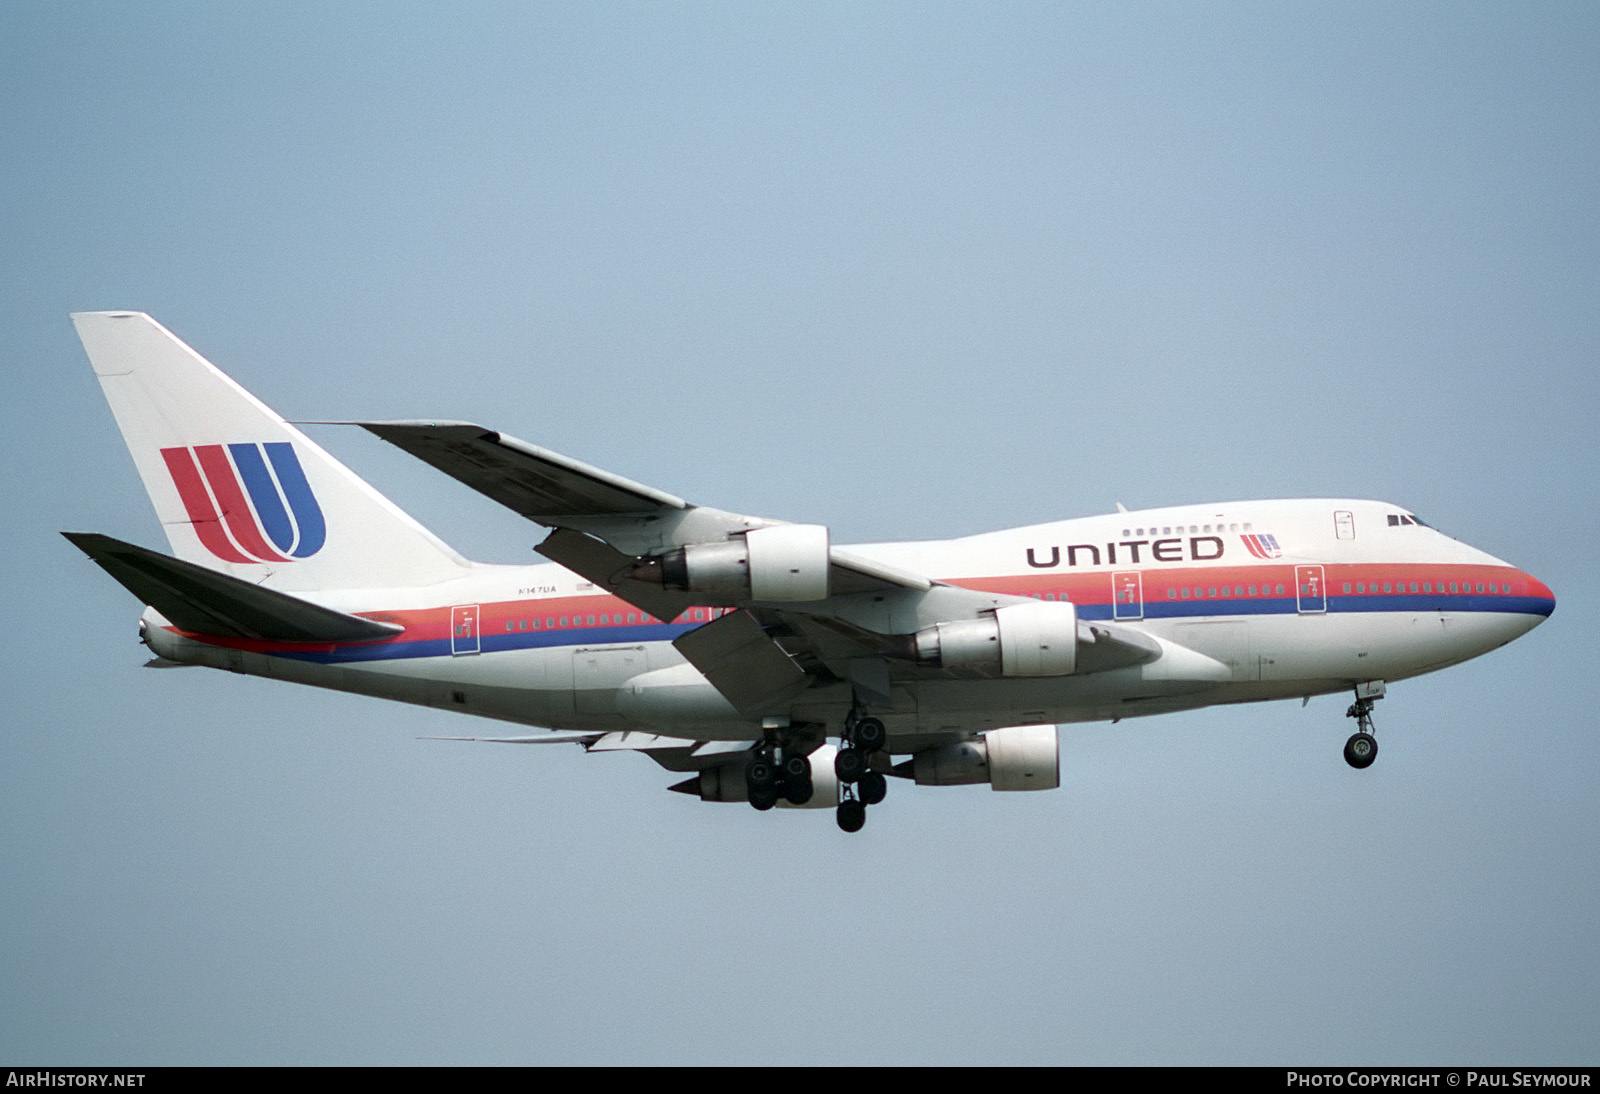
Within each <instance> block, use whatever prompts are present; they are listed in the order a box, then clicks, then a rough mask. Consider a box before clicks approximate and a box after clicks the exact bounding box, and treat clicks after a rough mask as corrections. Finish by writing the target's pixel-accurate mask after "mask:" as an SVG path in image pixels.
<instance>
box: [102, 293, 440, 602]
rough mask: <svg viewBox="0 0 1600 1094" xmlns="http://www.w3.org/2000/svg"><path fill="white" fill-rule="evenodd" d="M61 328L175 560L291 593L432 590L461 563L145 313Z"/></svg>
mask: <svg viewBox="0 0 1600 1094" xmlns="http://www.w3.org/2000/svg"><path fill="white" fill-rule="evenodd" d="M72 322H73V325H74V326H75V327H77V330H78V337H79V338H80V339H82V340H83V348H84V349H85V350H86V351H87V352H88V354H89V361H90V363H91V364H92V365H93V366H94V371H95V375H96V376H97V377H98V378H99V380H100V387H101V388H102V390H104V391H105V394H106V401H107V402H109V403H110V404H111V412H112V414H114V415H115V416H116V419H117V425H118V426H119V427H120V428H121V429H122V437H123V440H124V441H126V442H127V445H128V451H129V452H131V453H132V454H133V462H134V463H135V464H136V465H137V466H138V468H139V476H140V478H142V479H143V480H144V486H145V490H147V491H148V492H149V494H150V500H151V502H153V503H154V504H155V507H156V515H157V517H159V518H160V520H161V525H162V528H163V529H164V530H165V531H166V533H167V540H168V542H169V543H171V545H172V551H173V554H175V555H177V556H178V557H179V558H180V559H183V560H185V561H187V562H193V563H196V564H198V565H200V566H204V567H206V568H208V569H212V570H220V571H222V572H224V573H228V574H231V575H233V576H234V577H237V578H241V579H243V580H245V581H249V582H251V583H252V584H268V585H271V586H273V587H276V588H279V589H298V590H312V589H345V588H372V587H379V586H382V587H396V586H408V585H431V584H434V583H436V582H439V581H444V580H447V579H449V578H453V577H459V576H460V575H461V574H462V572H463V569H464V567H465V566H467V565H468V564H467V563H466V562H465V560H463V559H462V558H461V557H460V556H459V555H457V554H456V553H455V552H454V551H452V550H451V549H450V548H449V547H447V546H446V545H445V544H444V543H443V542H441V541H440V540H439V539H438V538H437V537H436V536H434V535H433V534H432V533H431V532H429V531H428V530H427V529H426V528H424V527H422V525H420V524H418V523H417V522H416V521H414V520H412V519H411V518H410V517H408V516H407V515H406V514H405V513H403V512H401V511H400V510H399V509H398V508H396V507H395V505H394V504H393V503H392V502H390V501H389V500H388V499H387V498H385V497H384V496H383V495H382V494H379V493H378V492H377V491H376V490H374V489H373V488H372V487H371V486H369V485H367V484H366V483H365V482H363V481H362V480H361V479H360V478H358V477H357V476H356V475H355V474H354V473H353V472H352V471H350V469H349V468H347V467H345V466H344V465H343V464H342V463H340V462H339V461H338V460H336V459H334V458H333V457H332V456H330V455H328V453H326V452H324V451H323V450H322V449H321V448H320V447H319V446H317V445H316V444H314V443H313V442H312V441H311V439H310V438H308V437H307V436H306V435H305V434H303V433H301V432H300V431H299V430H298V429H296V428H295V427H294V426H292V425H290V424H289V423H288V422H286V421H284V420H283V419H282V418H280V417H279V416H278V415H277V414H275V413H274V412H273V411H272V410H271V409H270V408H269V407H267V406H266V405H264V404H263V403H262V402H261V401H260V400H259V399H257V398H256V397H255V396H253V395H251V394H250V393H249V392H248V391H246V390H244V388H242V387H240V386H239V385H238V384H236V383H234V382H233V380H231V379H229V378H228V377H227V376H225V375H224V374H223V373H222V372H221V371H219V370H218V369H217V368H216V366H214V365H212V364H211V363H210V362H209V361H207V360H206V359H205V358H203V357H201V356H200V355H199V354H198V353H196V352H195V351H194V350H192V349H190V348H189V347H188V346H186V345H184V344H183V343H182V342H180V341H179V340H178V339H177V338H176V337H174V336H173V334H172V333H171V332H170V331H168V330H167V329H166V328H165V327H163V326H162V325H161V324H160V323H157V322H156V321H155V320H154V319H151V318H150V317H149V316H148V315H145V314H144V313H142V312H79V313H77V314H75V315H73V317H72Z"/></svg>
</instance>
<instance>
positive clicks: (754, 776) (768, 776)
mask: <svg viewBox="0 0 1600 1094" xmlns="http://www.w3.org/2000/svg"><path fill="white" fill-rule="evenodd" d="M744 781H745V783H746V784H747V785H748V786H750V788H751V789H754V788H755V787H758V786H771V785H772V784H773V783H775V782H777V781H778V765H777V764H775V763H773V762H772V761H771V760H769V759H767V758H766V757H765V756H762V755H759V754H758V755H755V756H752V757H750V761H749V762H748V763H746V764H745V765H744Z"/></svg>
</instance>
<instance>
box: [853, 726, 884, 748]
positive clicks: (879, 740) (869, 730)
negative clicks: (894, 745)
mask: <svg viewBox="0 0 1600 1094" xmlns="http://www.w3.org/2000/svg"><path fill="white" fill-rule="evenodd" d="M855 741H856V747H857V748H859V749H860V750H861V751H863V752H876V751H878V750H879V749H880V748H882V747H883V746H884V745H886V744H887V743H888V742H889V731H888V730H886V729H884V727H883V723H882V722H880V721H878V719H876V718H863V719H861V720H860V721H859V722H857V723H856V731H855Z"/></svg>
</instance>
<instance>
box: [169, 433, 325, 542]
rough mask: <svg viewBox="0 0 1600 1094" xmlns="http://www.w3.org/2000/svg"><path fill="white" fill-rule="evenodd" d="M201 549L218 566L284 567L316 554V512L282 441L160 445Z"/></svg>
mask: <svg viewBox="0 0 1600 1094" xmlns="http://www.w3.org/2000/svg"><path fill="white" fill-rule="evenodd" d="M161 457H162V458H163V459H164V460H166V461H167V470H168V471H169V472H171V474H172V482H173V484H174V485H175V486H177V488H178V495H179V496H180V497H181V498H182V499H183V506H184V508H185V509H186V510H188V513H189V520H190V521H191V522H193V524H194V530H195V532H196V534H198V535H199V537H200V542H201V543H203V544H204V545H205V548H206V550H208V551H210V552H211V553H212V554H214V555H216V556H217V557H218V558H220V559H222V561H224V562H250V563H255V562H289V561H292V560H293V559H297V558H310V557H311V556H312V555H314V554H316V553H317V552H318V551H320V550H321V549H322V544H323V542H324V541H325V540H326V539H327V525H326V524H325V523H324V521H323V519H322V507H321V506H319V505H318V504H317V499H316V496H315V495H313V494H312V493H311V484H310V483H308V482H306V474H305V472H304V471H303V470H302V469H301V467H300V458H299V457H298V456H296V455H295V453H294V445H292V444H290V443H289V442H288V441H269V442H267V443H265V444H230V445H220V444H201V445H195V446H194V447H192V448H163V449H162V450H161Z"/></svg>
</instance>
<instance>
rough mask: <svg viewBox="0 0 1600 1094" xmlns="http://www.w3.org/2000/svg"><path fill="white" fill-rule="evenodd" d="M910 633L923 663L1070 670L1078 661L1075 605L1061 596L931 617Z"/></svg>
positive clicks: (1029, 671)
mask: <svg viewBox="0 0 1600 1094" xmlns="http://www.w3.org/2000/svg"><path fill="white" fill-rule="evenodd" d="M914 638H915V643H916V651H917V660H918V661H921V662H922V663H923V664H928V665H940V666H942V667H945V668H964V667H985V668H996V667H997V668H999V669H1000V672H1001V675H1004V676H1070V675H1071V674H1072V673H1073V672H1074V671H1075V670H1076V669H1077V662H1078V609H1077V608H1076V607H1074V606H1073V605H1072V604H1070V603H1068V602H1067V601H1064V600H1058V601H1050V600H1035V601H1030V602H1029V603H1027V604H1009V605H1007V606H1006V607H1003V608H996V609H995V611H994V613H993V614H992V615H987V616H984V617H983V618H980V619H959V620H955V621H953V622H950V623H935V624H934V625H933V626H931V627H924V628H923V629H922V630H920V631H918V632H917V633H916V635H915V636H914Z"/></svg>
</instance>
